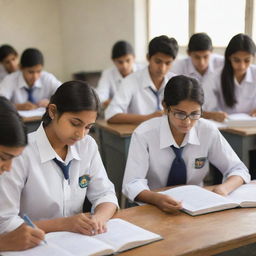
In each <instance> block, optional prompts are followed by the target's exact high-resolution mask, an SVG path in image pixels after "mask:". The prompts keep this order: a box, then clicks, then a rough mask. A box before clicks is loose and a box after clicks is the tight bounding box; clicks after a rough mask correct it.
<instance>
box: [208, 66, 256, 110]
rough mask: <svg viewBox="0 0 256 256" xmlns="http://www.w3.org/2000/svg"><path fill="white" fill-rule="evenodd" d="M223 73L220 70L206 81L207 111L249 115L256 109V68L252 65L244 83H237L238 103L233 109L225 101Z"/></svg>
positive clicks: (236, 94)
mask: <svg viewBox="0 0 256 256" xmlns="http://www.w3.org/2000/svg"><path fill="white" fill-rule="evenodd" d="M221 72H222V70H219V71H218V72H217V73H216V74H214V75H212V77H211V78H209V80H207V81H205V85H204V87H207V89H206V93H205V103H204V106H203V109H204V110H205V111H224V112H226V113H228V114H233V113H247V114H249V113H250V112H251V111H252V110H254V109H256V66H255V65H251V66H249V68H248V69H247V72H246V75H245V77H244V79H243V81H242V82H241V83H240V84H239V83H238V82H237V81H236V79H235V80H234V81H235V97H236V100H237V103H236V104H235V105H234V106H233V107H232V108H231V107H228V106H227V105H226V103H225V101H224V97H223V93H222V88H221Z"/></svg>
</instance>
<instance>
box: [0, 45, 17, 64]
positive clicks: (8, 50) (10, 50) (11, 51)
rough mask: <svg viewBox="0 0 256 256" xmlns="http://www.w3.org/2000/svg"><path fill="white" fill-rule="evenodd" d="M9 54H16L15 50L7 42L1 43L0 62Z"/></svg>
mask: <svg viewBox="0 0 256 256" xmlns="http://www.w3.org/2000/svg"><path fill="white" fill-rule="evenodd" d="M10 54H13V55H15V56H18V53H17V51H16V50H15V49H14V48H13V47H12V46H10V45H8V44H3V45H1V47H0V62H2V61H3V60H4V59H5V58H6V57H7V56H9V55H10Z"/></svg>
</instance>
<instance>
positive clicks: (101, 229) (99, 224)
mask: <svg viewBox="0 0 256 256" xmlns="http://www.w3.org/2000/svg"><path fill="white" fill-rule="evenodd" d="M91 219H92V220H93V221H94V223H95V224H96V229H95V230H94V235H97V234H102V233H105V232H107V226H106V221H105V219H103V218H101V216H99V215H97V214H94V215H91Z"/></svg>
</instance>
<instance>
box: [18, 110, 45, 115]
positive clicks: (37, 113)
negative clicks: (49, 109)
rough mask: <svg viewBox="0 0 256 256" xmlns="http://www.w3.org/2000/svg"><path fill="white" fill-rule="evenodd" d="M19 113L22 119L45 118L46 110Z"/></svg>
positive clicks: (21, 111)
mask: <svg viewBox="0 0 256 256" xmlns="http://www.w3.org/2000/svg"><path fill="white" fill-rule="evenodd" d="M18 113H19V115H20V116H21V117H34V116H43V114H44V113H45V108H36V109H32V110H19V111H18Z"/></svg>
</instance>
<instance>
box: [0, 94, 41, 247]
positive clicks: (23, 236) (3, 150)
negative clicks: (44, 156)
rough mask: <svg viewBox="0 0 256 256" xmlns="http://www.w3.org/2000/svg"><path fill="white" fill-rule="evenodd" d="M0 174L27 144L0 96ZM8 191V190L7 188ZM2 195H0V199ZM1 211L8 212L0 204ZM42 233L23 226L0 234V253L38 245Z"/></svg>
mask: <svg viewBox="0 0 256 256" xmlns="http://www.w3.org/2000/svg"><path fill="white" fill-rule="evenodd" d="M0 127H1V132H0V174H3V173H4V172H6V171H10V169H11V165H12V159H13V158H14V157H16V156H18V155H20V154H21V152H22V151H23V149H24V147H25V146H26V144H27V135H26V131H25V126H24V124H23V122H22V120H21V118H20V117H19V115H18V113H17V111H16V110H15V108H14V107H13V105H12V104H11V103H10V102H9V101H8V100H7V99H6V98H4V97H1V96H0ZM7 189H9V188H7ZM1 196H2V194H1V193H0V197H1ZM1 211H2V212H4V211H8V204H5V203H4V202H2V204H1ZM42 239H44V232H43V231H42V230H40V229H38V228H37V229H35V228H31V227H29V226H27V225H25V224H22V225H20V226H17V228H16V229H15V230H13V231H12V232H9V233H5V234H0V252H2V251H17V250H24V249H27V248H30V247H34V246H36V245H38V244H39V243H40V242H41V240H42Z"/></svg>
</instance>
